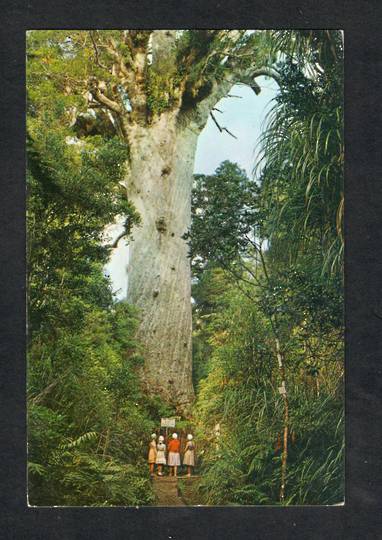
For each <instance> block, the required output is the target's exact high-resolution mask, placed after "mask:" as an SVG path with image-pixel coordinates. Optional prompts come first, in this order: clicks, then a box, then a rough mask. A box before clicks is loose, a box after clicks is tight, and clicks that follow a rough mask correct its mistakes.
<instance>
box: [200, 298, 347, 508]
mask: <svg viewBox="0 0 382 540" xmlns="http://www.w3.org/2000/svg"><path fill="white" fill-rule="evenodd" d="M225 301H226V307H225V310H224V311H223V310H221V311H219V312H216V313H215V314H214V317H213V322H211V323H209V324H211V325H213V327H214V332H211V330H210V333H211V337H210V339H209V342H210V346H211V355H210V359H209V372H208V375H207V376H206V377H205V378H204V379H202V380H201V382H200V392H199V396H198V401H197V406H196V410H195V412H194V415H195V419H196V430H197V440H198V456H199V459H200V461H201V474H202V478H201V482H200V485H199V497H200V500H201V501H202V503H203V504H209V505H225V504H230V505H236V504H240V505H242V504H278V496H279V485H280V459H281V456H280V449H279V448H278V438H280V437H281V434H282V429H283V404H282V399H281V397H280V395H279V394H278V391H277V386H278V372H277V367H276V365H275V361H274V352H273V335H272V331H271V329H270V326H269V324H268V323H267V320H266V319H264V316H263V315H262V314H261V311H260V310H259V308H258V307H257V306H256V305H254V304H253V302H251V301H249V300H248V298H246V296H244V295H243V294H241V293H238V291H235V290H234V289H231V292H230V293H226V299H225ZM227 301H228V304H227ZM294 348H295V350H297V349H298V348H299V347H298V343H296V340H295V342H294ZM318 349H319V351H320V353H321V354H322V355H323V356H327V355H328V354H329V355H330V354H331V357H330V365H329V369H327V370H326V371H325V373H324V372H320V375H319V377H320V381H321V382H320V390H319V392H318V393H317V387H316V385H315V377H314V376H312V375H311V374H309V373H308V371H307V370H306V366H305V364H304V361H303V362H301V363H299V364H297V365H296V364H295V363H294V362H290V363H289V364H288V373H287V380H288V388H289V389H290V392H289V400H290V411H291V418H290V426H289V427H290V438H289V457H288V475H287V486H288V487H287V499H286V501H285V504H333V503H335V502H339V501H340V500H341V499H342V497H343V404H342V399H343V396H342V383H341V361H340V360H338V359H337V358H336V356H335V355H333V352H331V349H330V345H328V344H327V343H326V342H325V341H321V342H320V343H319V347H318ZM305 361H307V359H305ZM217 424H218V425H219V430H220V435H219V436H217V435H216V434H215V427H216V425H217Z"/></svg>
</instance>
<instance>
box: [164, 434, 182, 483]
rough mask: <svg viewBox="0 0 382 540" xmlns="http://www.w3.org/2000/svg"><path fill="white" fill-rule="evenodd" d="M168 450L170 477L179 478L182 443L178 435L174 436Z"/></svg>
mask: <svg viewBox="0 0 382 540" xmlns="http://www.w3.org/2000/svg"><path fill="white" fill-rule="evenodd" d="M167 449H168V466H169V467H170V476H171V475H172V476H177V471H178V467H180V441H179V440H178V435H177V434H176V433H173V434H172V439H171V440H170V442H169V443H168V446H167Z"/></svg>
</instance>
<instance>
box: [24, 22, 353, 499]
mask: <svg viewBox="0 0 382 540" xmlns="http://www.w3.org/2000/svg"><path fill="white" fill-rule="evenodd" d="M259 76H267V77H269V78H272V79H273V80H274V81H276V83H277V93H276V97H275V99H274V100H273V103H272V106H271V108H270V112H269V114H268V116H267V118H266V122H265V124H264V126H263V129H262V135H261V137H260V139H259V140H255V139H254V140H253V148H254V163H253V172H252V174H251V175H248V174H247V173H246V172H245V171H244V170H243V169H241V168H240V167H239V166H238V165H237V164H236V163H232V162H230V161H225V162H223V163H221V165H220V166H219V167H218V168H217V169H216V171H215V173H214V174H210V175H203V174H198V175H194V177H193V178H192V171H193V168H192V167H193V156H194V153H193V152H194V150H195V146H196V142H197V137H198V135H199V133H200V132H201V130H202V129H203V127H204V126H205V124H206V121H207V119H208V118H212V119H213V121H214V123H215V124H216V128H217V135H216V144H217V145H218V144H219V135H220V133H223V132H224V133H225V134H228V135H233V136H234V134H231V132H230V126H229V125H226V124H225V122H224V117H223V115H221V113H220V111H219V109H216V108H215V105H216V104H217V103H218V101H219V99H221V97H224V96H226V95H227V94H229V91H230V89H231V88H232V86H233V85H234V84H237V83H240V84H246V85H247V86H249V87H251V88H252V89H253V91H254V92H255V94H256V95H257V94H258V93H259V92H260V91H261V88H260V87H259V85H258V84H257V82H256V78H257V77H259ZM232 99H235V98H232ZM211 115H212V116H211ZM227 130H228V131H227ZM211 152H214V149H213V148H211ZM343 162H344V147H343V43H342V35H341V33H340V32H338V31H326V30H315V31H288V30H284V31H255V32H247V31H224V30H211V31H208V30H201V31H198V30H190V31H179V32H175V31H169V32H165V31H156V32H155V31H154V32H151V31H132V30H130V31H121V30H116V31H109V30H107V31H106V30H101V31H80V30H74V31H57V30H54V31H45V30H43V31H42V30H39V31H30V32H28V34H27V233H28V243H27V258H28V496H29V503H30V504H32V505H77V506H82V505H90V506H115V505H121V506H125V505H151V504H155V497H154V493H153V490H152V485H151V483H150V478H149V471H148V467H147V463H146V457H147V444H148V440H149V437H150V434H151V433H152V431H153V430H154V429H155V428H156V427H157V426H158V422H159V421H160V418H161V417H169V416H174V415H179V416H180V417H181V419H180V420H179V423H178V424H177V425H178V426H179V427H182V426H184V427H187V428H189V429H192V431H193V433H194V437H195V442H196V449H197V450H196V456H197V465H198V472H199V474H200V480H199V481H198V482H197V483H196V484H195V487H194V488H193V491H192V492H191V493H189V494H188V498H189V500H188V502H189V504H205V505H257V504H282V505H288V504H335V503H340V502H341V501H343V499H344V469H343V466H344V387H343V383H344V358H343V354H344V343H343V339H344V323H343V249H344V240H343V214H344V194H343V190H344V187H343ZM143 188H144V189H143ZM175 188H176V189H175ZM144 190H145V191H144ZM141 191H142V193H141ZM143 191H144V193H143ZM149 193H150V195H149ZM170 199H171V201H172V204H173V205H174V206H173V207H171V206H170V203H169V201H170ZM183 202H184V204H183ZM121 219H122V220H123V223H124V230H123V233H122V234H121V237H120V238H119V239H117V241H116V242H110V241H108V239H107V236H106V235H105V231H106V230H107V227H108V226H109V225H110V224H113V223H115V222H116V221H118V220H119V221H121ZM150 227H151V228H150ZM121 238H124V239H125V240H127V241H128V242H129V245H131V254H130V257H131V261H130V267H129V268H130V271H131V281H130V278H129V287H131V289H130V294H129V292H128V298H127V300H117V298H116V296H115V294H113V290H112V286H111V282H110V280H109V278H108V277H107V276H106V275H105V265H106V264H107V263H108V261H109V259H110V256H111V253H112V252H113V249H115V247H116V245H117V244H118V240H120V239H121ZM142 248H145V250H142ZM139 250H140V251H139ZM190 268H191V272H190ZM134 272H135V273H134ZM191 296H192V304H191ZM182 302H183V303H182ZM183 304H184V305H183ZM178 310H179V311H178ZM191 310H192V311H191ZM168 313H170V315H169V314H168ZM171 314H172V318H171ZM191 317H192V324H191ZM191 331H192V336H191ZM191 337H192V341H191ZM159 346H160V347H159ZM158 347H159V348H158ZM167 375H168V376H167Z"/></svg>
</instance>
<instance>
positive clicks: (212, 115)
mask: <svg viewBox="0 0 382 540" xmlns="http://www.w3.org/2000/svg"><path fill="white" fill-rule="evenodd" d="M220 112H221V111H220ZM210 116H211V118H212V120H213V121H214V122H215V124H216V126H217V128H218V130H219V131H220V133H222V132H223V131H226V132H227V133H228V134H229V135H231V137H233V138H234V139H237V137H236V135H234V134H233V133H231V132H230V131H229V130H228V129H227V128H226V127H221V126H220V125H219V124H218V121H217V120H216V118H215V116H214V114H213V112H212V111H211V112H210Z"/></svg>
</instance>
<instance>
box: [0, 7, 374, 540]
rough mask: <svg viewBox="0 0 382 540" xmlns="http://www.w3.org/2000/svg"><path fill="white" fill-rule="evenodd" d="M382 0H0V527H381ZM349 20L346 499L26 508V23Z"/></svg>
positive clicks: (154, 533) (88, 530)
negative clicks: (339, 503) (337, 503)
mask: <svg viewBox="0 0 382 540" xmlns="http://www.w3.org/2000/svg"><path fill="white" fill-rule="evenodd" d="M380 5H381V2H379V1H378V0H358V1H355V0H347V1H346V0H341V1H340V0H338V1H326V2H325V1H318V0H316V1H307V0H306V1H300V2H295V1H292V0H290V1H287V0H278V1H276V0H267V1H263V2H260V1H254V0H253V1H251V2H249V1H241V0H240V1H239V0H236V1H234V0H224V1H223V0H221V1H220V2H216V1H208V2H207V1H204V2H203V1H201V0H188V1H187V0H177V1H176V0H170V1H164V0H163V1H158V0H156V1H151V2H150V1H147V0H136V1H132V0H128V1H117V0H109V1H108V0H103V1H102V2H101V1H98V0H97V1H96V0H93V1H88V0H86V1H85V0H77V1H64V0H61V1H51V2H43V1H34V0H30V1H25V2H21V1H17V0H16V1H13V2H8V3H5V2H2V8H1V11H0V20H1V37H0V39H1V42H0V59H1V72H0V95H1V104H0V140H1V146H0V148H1V154H0V155H1V168H0V173H1V184H0V186H1V207H0V243H1V245H0V283H1V297H0V329H1V334H0V335H1V342H0V358H1V363H0V367H1V373H0V395H1V403H0V412H1V419H0V427H1V435H0V441H1V461H0V463H1V494H0V501H1V502H0V504H1V509H0V514H1V525H0V537H1V538H5V539H17V540H21V539H24V538H25V539H28V540H31V539H49V540H50V539H52V540H54V539H82V538H84V539H93V538H94V539H97V538H100V539H101V538H106V539H108V538H113V539H114V538H115V539H129V538H132V539H141V538H155V539H158V540H161V539H166V540H182V539H202V538H208V539H219V540H220V539H226V538H227V539H229V538H232V539H241V538H251V539H252V538H256V539H257V538H258V539H261V540H263V539H264V540H266V539H270V538H272V539H273V538H275V539H276V538H277V539H279V540H284V539H289V538H293V539H294V538H302V539H308V540H310V539H316V538H317V539H321V538H323V539H330V540H331V539H342V538H343V539H358V538H359V539H367V540H369V539H374V538H375V539H381V538H382V518H381V507H380V504H379V503H380V501H382V497H381V485H382V482H381V468H382V467H381V463H382V448H381V447H382V437H381V427H382V422H381V417H382V407H381V392H382V383H381V380H382V378H381V372H382V367H381V349H382V348H381V341H382V296H381V292H382V291H381V289H382V287H381V285H382V249H381V231H382V227H381V215H382V205H381V202H382V197H381V191H382V187H381V185H382V184H381V169H382V161H381V154H382V148H381V143H382V138H381V131H382V127H381V123H382V115H381V99H382V91H381V90H382V88H381V86H382V79H381V72H380V70H378V68H380V66H381V63H382V47H381V38H380V36H381V29H380V26H381V23H382V17H381V15H382V10H381V7H380ZM36 28H42V29H44V28H47V29H52V28H56V29H63V28H80V29H86V28H99V29H101V28H153V29H156V28H176V29H180V28H251V29H259V28H325V29H327V28H342V29H344V31H345V77H346V78H345V81H346V83H345V98H346V103H345V141H346V158H345V163H346V165H345V170H346V184H345V185H346V189H345V203H346V208H345V232H346V253H345V260H346V265H345V268H346V433H347V435H346V449H347V450H346V504H345V506H344V507H323V506H317V507H314V506H311V507H306V506H305V507H299V506H295V507H288V508H280V507H236V508H232V507H224V508H223V507H211V508H191V507H188V508H187V507H186V508H153V507H146V508H139V509H136V508H71V507H68V508H28V506H27V501H26V432H25V427H26V426H25V422H26V421H25V148H24V146H25V144H24V141H25V31H26V30H27V29H36Z"/></svg>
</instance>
